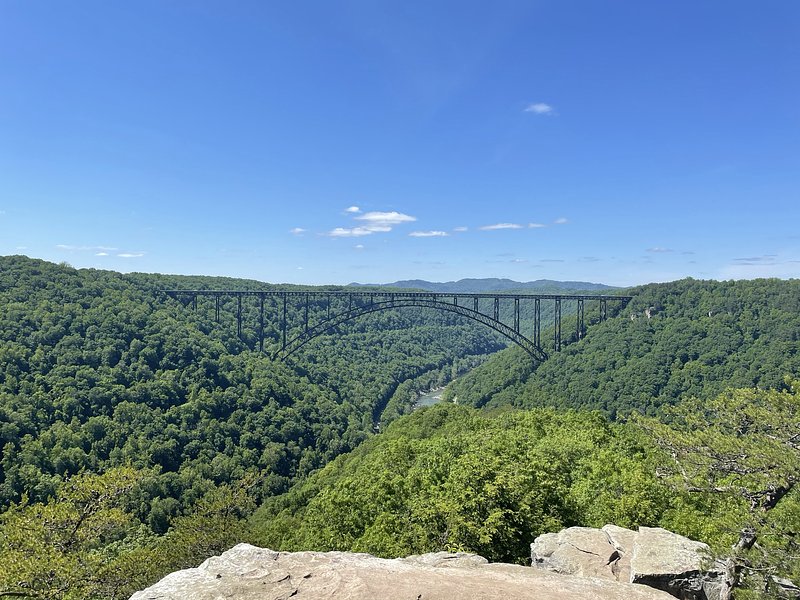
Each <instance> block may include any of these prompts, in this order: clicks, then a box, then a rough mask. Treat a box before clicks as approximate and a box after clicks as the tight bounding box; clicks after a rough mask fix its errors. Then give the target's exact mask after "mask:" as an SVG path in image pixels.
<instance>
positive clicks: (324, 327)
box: [272, 298, 547, 362]
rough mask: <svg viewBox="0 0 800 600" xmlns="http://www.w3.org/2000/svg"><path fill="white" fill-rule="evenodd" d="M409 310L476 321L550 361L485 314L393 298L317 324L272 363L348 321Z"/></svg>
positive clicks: (429, 300)
mask: <svg viewBox="0 0 800 600" xmlns="http://www.w3.org/2000/svg"><path fill="white" fill-rule="evenodd" d="M409 307H417V308H420V307H421V308H434V309H437V310H443V311H446V312H451V313H455V314H457V315H461V316H463V317H467V318H469V319H472V320H473V321H477V322H478V323H482V324H483V325H486V326H487V327H490V328H491V329H493V330H494V331H496V332H497V333H499V334H501V335H503V336H505V337H506V338H508V339H509V340H511V341H512V342H514V343H515V344H517V345H518V346H520V347H521V348H522V349H523V350H525V351H526V352H527V353H528V354H529V355H530V356H531V358H533V359H534V360H538V361H540V362H541V361H544V360H545V359H547V353H545V352H544V350H542V349H541V348H540V347H539V346H538V345H536V344H535V343H534V342H533V341H532V340H531V339H529V338H528V337H526V336H524V335H522V334H521V333H520V332H519V331H516V330H514V329H513V328H511V327H509V326H508V325H506V324H505V323H502V322H501V321H498V320H495V319H493V318H491V317H489V316H488V315H485V314H483V313H482V312H479V311H476V310H473V309H471V308H468V307H466V306H460V305H458V304H451V303H449V302H442V301H439V300H436V299H433V298H391V299H389V300H383V301H379V302H373V303H372V304H368V305H366V306H359V307H357V308H351V309H350V310H347V311H345V312H342V313H339V314H338V315H335V316H333V317H331V318H329V319H326V320H325V321H322V322H321V323H318V324H317V325H315V326H314V327H309V328H308V329H307V330H306V331H304V332H303V333H301V334H299V335H297V336H295V337H294V338H292V339H291V340H289V341H288V342H286V345H285V346H284V347H283V348H281V349H280V350H278V351H276V352H275V353H273V355H272V356H273V359H281V360H283V359H286V358H288V357H289V356H291V355H292V354H294V353H295V352H297V351H298V350H300V348H302V347H303V346H305V345H306V344H307V343H308V342H310V341H311V340H313V339H314V338H317V337H319V336H321V335H323V334H325V333H327V332H329V331H331V330H332V329H334V328H336V327H337V326H339V325H342V324H344V323H346V322H348V321H352V320H354V319H357V318H359V317H362V316H364V315H368V314H370V313H374V312H378V311H383V310H392V309H395V308H409Z"/></svg>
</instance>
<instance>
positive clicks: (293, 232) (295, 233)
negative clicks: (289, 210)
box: [289, 227, 308, 235]
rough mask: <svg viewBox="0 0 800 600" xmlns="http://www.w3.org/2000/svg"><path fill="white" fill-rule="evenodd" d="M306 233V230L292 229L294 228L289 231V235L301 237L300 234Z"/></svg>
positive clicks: (300, 228)
mask: <svg viewBox="0 0 800 600" xmlns="http://www.w3.org/2000/svg"><path fill="white" fill-rule="evenodd" d="M306 231H308V229H303V228H302V227H294V228H292V229H290V230H289V233H291V234H293V235H301V234H303V233H305V232H306Z"/></svg>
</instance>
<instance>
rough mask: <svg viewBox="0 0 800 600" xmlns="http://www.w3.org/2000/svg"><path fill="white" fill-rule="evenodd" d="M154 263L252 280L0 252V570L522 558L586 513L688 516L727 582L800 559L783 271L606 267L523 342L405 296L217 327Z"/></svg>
mask: <svg viewBox="0 0 800 600" xmlns="http://www.w3.org/2000/svg"><path fill="white" fill-rule="evenodd" d="M163 289H232V290H234V289H239V290H241V289H263V290H268V289H271V286H269V285H267V284H264V283H261V282H257V281H249V280H242V279H230V278H217V277H199V276H197V277H187V276H166V275H151V274H141V273H132V274H120V273H116V272H111V271H99V270H93V269H74V268H72V267H71V266H69V265H67V264H60V265H56V264H52V263H48V262H44V261H40V260H34V259H29V258H26V257H22V256H11V257H0V595H5V596H9V597H14V596H17V597H33V598H43V599H53V600H56V599H59V600H60V599H70V600H72V599H82V598H87V599H95V598H98V599H99V598H112V599H116V598H127V597H129V596H130V594H131V593H132V592H134V591H136V590H138V589H141V588H143V587H145V586H147V585H149V584H150V583H152V582H154V581H156V580H158V579H159V578H161V577H163V576H164V575H165V574H166V573H169V572H171V571H174V570H176V569H179V568H184V567H189V566H196V565H197V564H199V563H200V562H202V561H203V560H204V559H205V558H207V557H208V556H210V555H213V554H216V553H219V552H220V551H222V550H225V549H227V548H228V547H230V546H231V545H233V544H235V543H237V542H240V541H248V542H251V543H255V544H259V545H262V546H266V547H270V548H272V549H276V550H279V549H281V550H300V549H303V550H334V549H336V550H353V551H360V552H370V553H372V554H375V555H379V556H401V555H407V554H413V553H420V552H428V551H436V550H463V551H470V552H475V553H478V554H481V555H482V556H485V557H487V558H489V559H490V560H492V561H506V562H517V563H522V564H524V563H525V560H526V557H527V556H528V554H529V550H528V545H529V544H530V542H531V541H533V539H534V538H535V537H536V536H537V535H539V534H541V533H545V532H550V531H557V530H559V529H561V528H563V527H567V526H571V525H587V526H602V525H603V524H605V523H615V524H617V525H621V526H625V527H636V526H637V525H648V526H653V525H658V526H663V527H666V528H669V529H671V530H673V531H676V532H678V533H681V534H683V535H687V536H689V537H692V538H694V539H698V540H702V541H705V542H707V543H709V544H710V545H711V546H712V548H713V549H714V551H715V552H716V553H718V554H719V555H720V556H722V557H726V558H730V559H731V560H733V561H734V562H735V564H736V570H737V573H738V576H739V585H740V589H739V590H737V597H741V598H749V597H769V596H770V595H771V594H773V590H772V584H771V582H772V581H773V580H772V579H771V578H772V577H773V576H781V577H790V578H794V579H795V581H798V580H800V560H798V559H797V557H798V556H799V555H800V538H798V535H800V492H799V491H798V489H797V486H796V483H797V482H798V479H799V478H800V439H799V438H798V431H800V382H798V377H800V356H798V347H799V345H800V344H799V343H798V336H800V281H797V280H789V281H782V280H754V281H727V282H715V281H697V280H692V279H686V280H681V281H677V282H672V283H665V284H650V285H644V286H640V287H637V288H632V289H628V290H624V293H625V294H627V295H631V296H633V299H632V300H631V301H630V303H628V304H627V305H626V306H625V307H624V308H621V309H619V310H617V311H616V312H614V313H613V314H612V316H611V318H609V319H607V320H605V321H603V322H598V321H599V320H598V319H591V324H590V325H589V327H588V329H587V331H586V333H585V335H584V336H582V337H581V338H580V339H578V338H577V336H574V335H573V336H571V337H570V335H569V334H565V342H566V343H565V346H564V348H563V350H562V351H561V352H558V353H556V352H551V351H549V350H548V351H549V357H548V359H547V360H546V361H544V362H542V363H539V364H534V363H533V362H532V361H531V359H530V356H529V355H527V354H526V353H525V352H524V351H522V350H521V349H519V348H516V347H509V348H506V347H505V346H506V342H505V341H504V340H503V339H500V338H499V337H498V336H497V335H496V334H494V333H492V332H491V330H489V329H488V328H485V327H483V326H482V325H480V324H477V323H473V322H471V321H469V320H465V319H464V318H463V317H459V316H457V315H452V314H448V313H443V312H440V311H430V310H420V309H400V310H394V311H385V312H378V313H375V314H372V315H369V316H366V317H363V318H361V319H359V320H357V321H355V322H353V323H351V324H347V325H343V326H341V327H340V328H339V331H337V332H336V335H331V336H323V337H321V338H318V339H316V340H314V341H313V342H311V343H309V344H308V345H306V346H305V347H304V348H303V349H302V350H301V351H299V352H298V353H297V354H296V355H294V356H293V357H292V359H291V360H289V361H286V362H281V361H274V360H272V359H271V357H270V355H269V353H262V352H259V351H258V334H257V329H256V328H255V326H254V324H255V323H256V321H257V307H256V306H255V305H252V304H247V305H246V306H245V307H244V310H245V315H244V316H245V323H246V325H247V326H246V327H245V328H244V331H243V335H242V337H241V338H239V337H238V336H237V331H236V325H235V316H234V314H233V312H232V310H231V306H227V305H226V306H223V310H222V318H221V322H219V323H217V322H216V320H215V315H214V309H213V306H211V305H209V304H208V303H207V302H203V301H201V302H199V304H198V306H197V308H196V309H194V308H193V307H192V306H190V305H184V304H182V303H181V302H179V301H175V300H174V299H171V298H168V297H166V296H165V295H164V294H163V293H161V292H160V291H159V290H163ZM331 289H332V288H331ZM316 309H317V310H322V307H321V306H317V307H316ZM293 310H296V309H293ZM566 312H569V311H568V310H567V311H566ZM291 316H292V317H294V318H295V319H297V318H298V314H293V315H291ZM524 317H525V318H527V317H528V316H527V315H524ZM574 323H575V321H574V318H572V321H570V317H567V318H565V320H564V331H565V332H568V331H574ZM265 335H266V337H267V344H268V346H270V347H272V346H274V345H275V344H277V343H278V340H279V335H280V333H279V331H278V327H277V325H276V324H275V323H271V324H270V325H269V326H268V328H267V331H266V332H265ZM547 335H552V332H551V331H543V337H545V336H547ZM445 384H449V385H448V387H447V389H446V391H445V394H444V400H445V401H444V402H443V403H441V404H440V405H437V406H433V407H430V408H422V409H418V410H414V403H415V399H416V396H417V394H418V393H419V392H420V391H423V390H427V389H431V388H433V387H438V386H442V385H445Z"/></svg>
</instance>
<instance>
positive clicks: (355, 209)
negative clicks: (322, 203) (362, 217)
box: [344, 206, 361, 213]
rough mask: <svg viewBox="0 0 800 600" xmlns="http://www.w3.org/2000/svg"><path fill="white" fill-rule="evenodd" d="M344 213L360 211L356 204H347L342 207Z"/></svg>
mask: <svg viewBox="0 0 800 600" xmlns="http://www.w3.org/2000/svg"><path fill="white" fill-rule="evenodd" d="M344 212H346V213H360V212H361V209H360V208H359V207H358V206H348V207H347V208H345V209H344Z"/></svg>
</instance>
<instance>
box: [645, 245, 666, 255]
mask: <svg viewBox="0 0 800 600" xmlns="http://www.w3.org/2000/svg"><path fill="white" fill-rule="evenodd" d="M647 251H648V252H653V253H654V254H666V253H668V252H672V248H662V247H661V246H654V247H652V248H648V249H647Z"/></svg>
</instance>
